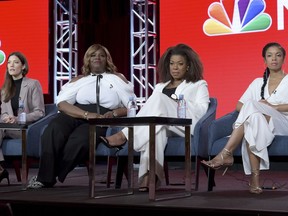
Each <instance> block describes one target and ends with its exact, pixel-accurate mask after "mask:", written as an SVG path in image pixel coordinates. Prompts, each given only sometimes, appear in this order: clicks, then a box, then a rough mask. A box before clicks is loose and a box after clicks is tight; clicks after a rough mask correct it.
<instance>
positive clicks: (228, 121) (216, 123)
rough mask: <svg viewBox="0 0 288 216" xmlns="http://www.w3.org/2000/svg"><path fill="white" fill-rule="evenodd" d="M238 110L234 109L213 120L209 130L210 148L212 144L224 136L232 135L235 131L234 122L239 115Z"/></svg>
mask: <svg viewBox="0 0 288 216" xmlns="http://www.w3.org/2000/svg"><path fill="white" fill-rule="evenodd" d="M238 114H239V112H238V111H236V110H235V111H232V112H230V113H228V114H226V115H224V116H222V117H220V118H218V119H215V120H213V122H212V123H211V125H210V126H209V130H208V143H209V149H211V147H212V144H213V143H214V142H215V141H216V140H218V139H220V138H223V137H226V136H229V135H231V133H232V131H233V124H234V122H235V121H236V119H237V117H238Z"/></svg>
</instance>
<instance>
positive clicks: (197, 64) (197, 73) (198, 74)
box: [157, 44, 203, 82]
mask: <svg viewBox="0 0 288 216" xmlns="http://www.w3.org/2000/svg"><path fill="white" fill-rule="evenodd" d="M172 55H181V56H183V57H184V58H185V60H186V62H187V65H188V66H189V67H188V70H187V72H186V74H185V77H184V79H185V80H186V81H187V82H197V81H199V80H202V79H203V64H202V62H201V60H200V58H199V55H198V54H197V53H196V52H195V51H194V50H193V49H192V48H191V47H189V46H188V45H186V44H177V45H176V46H172V47H169V48H168V49H167V50H166V51H165V52H164V54H163V55H162V56H161V57H160V59H159V61H158V65H157V72H158V75H159V80H160V82H167V81H169V80H172V76H171V74H170V66H169V65H170V58H171V56H172Z"/></svg>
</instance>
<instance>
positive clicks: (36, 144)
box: [2, 104, 57, 182]
mask: <svg viewBox="0 0 288 216" xmlns="http://www.w3.org/2000/svg"><path fill="white" fill-rule="evenodd" d="M45 112H46V115H45V116H44V117H43V118H41V119H39V120H38V121H36V122H34V123H32V124H31V125H29V126H28V129H27V132H26V143H27V149H26V150H27V173H28V169H29V165H30V164H31V162H33V159H37V160H38V159H39V157H40V150H41V149H40V148H41V145H40V143H41V134H42V133H43V130H44V128H45V127H46V126H47V124H48V123H49V121H50V120H51V119H52V118H53V117H54V116H55V114H56V113H57V107H56V105H55V104H45ZM2 151H3V155H4V157H5V160H9V159H12V163H13V165H14V169H15V172H16V176H17V180H18V181H19V182H20V181H21V175H20V167H21V156H22V140H21V139H9V138H5V139H3V143H2ZM27 176H28V175H27Z"/></svg>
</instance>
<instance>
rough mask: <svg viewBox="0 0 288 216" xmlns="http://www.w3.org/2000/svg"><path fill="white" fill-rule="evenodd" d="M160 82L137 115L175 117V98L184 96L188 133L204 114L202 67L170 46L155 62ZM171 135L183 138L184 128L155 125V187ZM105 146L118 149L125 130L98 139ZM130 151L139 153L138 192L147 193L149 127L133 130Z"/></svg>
mask: <svg viewBox="0 0 288 216" xmlns="http://www.w3.org/2000/svg"><path fill="white" fill-rule="evenodd" d="M157 69H158V70H157V72H158V75H159V79H160V82H159V83H158V84H157V85H156V86H155V89H154V91H153V93H152V94H151V96H150V97H149V98H148V99H147V101H146V102H145V104H144V106H143V107H142V108H141V109H140V111H139V112H138V113H137V116H166V117H177V98H178V97H179V94H183V95H184V99H185V100H186V103H187V111H186V117H187V118H191V119H192V125H191V134H192V135H193V131H194V127H195V124H196V123H197V122H198V120H199V119H200V118H201V117H202V116H203V115H204V114H205V113H206V111H207V109H208V105H209V92H208V87H207V82H206V81H205V80H203V66H202V63H201V61H200V59H199V56H198V54H197V53H196V52H195V51H194V50H193V49H191V48H190V47H189V46H187V45H185V44H178V45H176V46H173V47H170V48H168V49H167V50H166V52H165V53H164V54H163V55H162V57H161V58H160V60H159V62H158V68H157ZM172 134H178V135H180V136H182V137H184V127H176V126H164V125H159V126H156V175H157V177H156V179H157V180H158V182H157V183H158V185H159V184H160V182H161V180H163V178H164V172H163V163H164V150H165V147H166V144H167V139H168V137H169V136H171V135H172ZM102 138H103V140H104V141H105V142H106V144H107V146H108V147H116V146H121V145H122V144H123V143H125V142H126V141H127V139H128V128H124V129H123V130H122V131H120V132H119V133H117V134H115V135H112V136H110V137H106V138H105V137H102ZM134 149H135V150H136V151H139V152H141V157H140V167H139V174H138V176H139V184H140V187H139V191H141V192H145V191H148V172H149V128H148V127H147V126H136V127H135V128H134Z"/></svg>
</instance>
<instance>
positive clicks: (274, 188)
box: [262, 186, 277, 190]
mask: <svg viewBox="0 0 288 216" xmlns="http://www.w3.org/2000/svg"><path fill="white" fill-rule="evenodd" d="M262 189H264V190H276V189H277V187H275V186H273V187H262Z"/></svg>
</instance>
